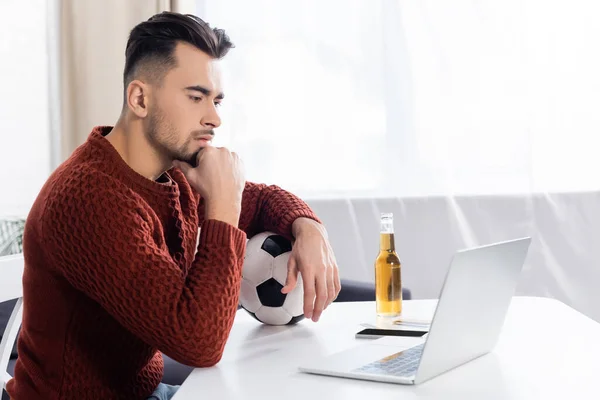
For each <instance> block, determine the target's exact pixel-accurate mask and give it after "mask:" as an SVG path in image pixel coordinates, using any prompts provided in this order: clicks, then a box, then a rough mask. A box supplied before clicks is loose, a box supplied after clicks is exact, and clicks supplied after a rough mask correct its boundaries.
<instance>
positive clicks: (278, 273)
mask: <svg viewBox="0 0 600 400" xmlns="http://www.w3.org/2000/svg"><path fill="white" fill-rule="evenodd" d="M290 254H291V252H289V251H288V252H287V253H283V254H282V255H280V256H277V257H275V259H274V260H273V278H275V280H276V281H277V282H279V283H281V284H282V285H283V286H285V281H286V279H287V273H288V267H287V264H288V260H289V259H290Z"/></svg>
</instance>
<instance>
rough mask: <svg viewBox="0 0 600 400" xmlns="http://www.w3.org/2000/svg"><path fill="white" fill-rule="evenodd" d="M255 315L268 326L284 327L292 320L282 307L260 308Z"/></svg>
mask: <svg viewBox="0 0 600 400" xmlns="http://www.w3.org/2000/svg"><path fill="white" fill-rule="evenodd" d="M255 315H256V318H258V319H259V320H260V321H262V322H263V323H265V324H268V325H285V324H287V323H288V322H290V321H291V320H292V316H291V315H290V314H289V313H288V312H287V311H285V310H284V308H283V307H267V306H262V307H261V308H259V309H258V311H257V312H256V313H255Z"/></svg>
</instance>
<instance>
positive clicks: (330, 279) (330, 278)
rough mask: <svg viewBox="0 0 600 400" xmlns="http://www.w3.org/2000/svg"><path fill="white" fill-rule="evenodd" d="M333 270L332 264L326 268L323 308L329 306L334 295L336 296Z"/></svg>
mask: <svg viewBox="0 0 600 400" xmlns="http://www.w3.org/2000/svg"><path fill="white" fill-rule="evenodd" d="M334 271H335V268H334V266H333V265H332V266H330V267H329V268H327V302H326V303H325V308H327V307H329V305H330V304H331V303H333V300H335V297H336V296H337V293H336V292H335V283H334V282H335V276H334Z"/></svg>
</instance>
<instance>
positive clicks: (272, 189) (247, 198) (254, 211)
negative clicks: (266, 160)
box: [198, 182, 321, 239]
mask: <svg viewBox="0 0 600 400" xmlns="http://www.w3.org/2000/svg"><path fill="white" fill-rule="evenodd" d="M198 216H199V217H200V220H202V217H203V216H204V202H203V201H202V200H200V203H199V210H198ZM300 217H305V218H310V219H313V220H315V221H317V222H319V223H320V222H321V221H320V219H319V218H318V217H317V216H316V215H315V213H314V212H313V211H312V210H311V209H310V207H309V206H308V204H306V203H305V202H304V201H303V200H302V199H300V198H299V197H298V196H296V195H294V194H293V193H290V192H288V191H286V190H284V189H282V188H280V187H279V186H276V185H266V184H263V183H253V182H246V187H245V188H244V193H243V196H242V212H241V215H240V223H239V228H240V229H241V230H243V231H244V232H246V233H247V235H248V236H249V237H251V236H253V235H255V234H256V233H259V232H262V231H272V232H275V233H278V234H280V235H282V236H285V237H287V238H288V239H292V223H293V222H294V220H296V219H297V218H300Z"/></svg>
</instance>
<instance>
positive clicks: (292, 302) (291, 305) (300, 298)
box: [282, 274, 304, 317]
mask: <svg viewBox="0 0 600 400" xmlns="http://www.w3.org/2000/svg"><path fill="white" fill-rule="evenodd" d="M303 285H304V283H303V282H302V275H300V274H298V282H297V283H296V287H295V288H294V290H292V291H291V292H289V293H288V294H287V296H286V297H285V301H284V302H283V306H282V308H283V309H284V310H285V311H286V312H287V313H289V314H290V315H291V316H292V317H297V316H298V315H301V314H304V286H303Z"/></svg>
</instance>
